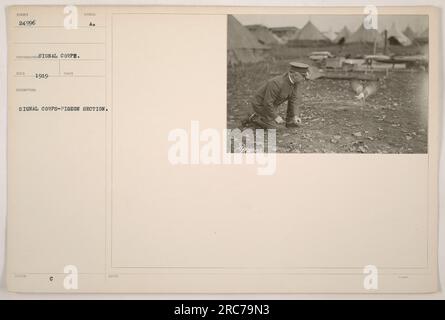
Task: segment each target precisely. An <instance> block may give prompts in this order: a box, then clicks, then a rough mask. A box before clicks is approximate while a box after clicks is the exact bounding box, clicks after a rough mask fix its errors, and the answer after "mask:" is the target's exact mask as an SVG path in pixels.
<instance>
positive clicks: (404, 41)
mask: <svg viewBox="0 0 445 320" xmlns="http://www.w3.org/2000/svg"><path fill="white" fill-rule="evenodd" d="M387 37H388V41H389V43H391V44H400V45H402V46H404V47H406V46H409V45H411V44H412V41H411V40H410V38H408V37H407V36H406V35H404V34H403V33H402V32H401V31H400V30H399V29H398V28H397V26H396V24H395V23H393V24H392V26H391V28H390V29H389V30H388V35H387Z"/></svg>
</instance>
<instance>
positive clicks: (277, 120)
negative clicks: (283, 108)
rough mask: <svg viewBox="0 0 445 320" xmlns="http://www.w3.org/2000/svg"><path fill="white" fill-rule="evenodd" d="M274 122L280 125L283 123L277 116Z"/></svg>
mask: <svg viewBox="0 0 445 320" xmlns="http://www.w3.org/2000/svg"><path fill="white" fill-rule="evenodd" d="M275 122H276V123H278V124H282V123H284V120H283V118H281V117H280V116H278V117H276V118H275Z"/></svg>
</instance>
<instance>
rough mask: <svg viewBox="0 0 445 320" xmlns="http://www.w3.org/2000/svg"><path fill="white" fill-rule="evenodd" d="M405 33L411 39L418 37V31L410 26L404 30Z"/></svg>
mask: <svg viewBox="0 0 445 320" xmlns="http://www.w3.org/2000/svg"><path fill="white" fill-rule="evenodd" d="M403 34H404V35H405V36H407V37H408V39H410V40H411V41H414V39H416V33H415V32H414V31H413V29H411V27H410V26H407V27H406V29H405V31H403Z"/></svg>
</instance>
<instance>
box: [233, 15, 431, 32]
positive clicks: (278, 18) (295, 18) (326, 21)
mask: <svg viewBox="0 0 445 320" xmlns="http://www.w3.org/2000/svg"><path fill="white" fill-rule="evenodd" d="M235 17H236V18H237V19H238V21H239V22H241V23H242V24H244V25H248V24H263V25H265V26H267V27H288V26H295V27H298V28H302V27H303V26H304V25H305V24H306V22H308V21H309V19H310V20H311V21H312V23H313V24H314V25H315V26H317V28H318V29H319V30H320V31H329V29H331V28H332V30H333V31H340V30H341V29H342V28H343V27H344V26H345V25H346V26H347V27H348V28H349V30H350V31H352V32H354V31H355V30H357V28H358V27H359V26H360V24H361V23H362V22H363V18H364V16H363V15H285V14H284V15H267V14H264V15H258V14H256V15H235ZM393 22H395V23H396V25H397V27H398V28H399V30H400V31H403V30H405V28H406V26H407V25H410V26H411V29H413V30H414V31H415V32H422V31H424V30H425V29H426V28H427V27H428V16H426V15H379V16H378V29H379V31H383V30H385V29H387V28H390V27H391V25H392V23H393Z"/></svg>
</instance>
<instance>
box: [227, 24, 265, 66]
mask: <svg viewBox="0 0 445 320" xmlns="http://www.w3.org/2000/svg"><path fill="white" fill-rule="evenodd" d="M268 49H269V47H267V46H265V45H262V44H261V43H259V42H258V40H257V39H256V38H255V36H254V35H253V34H252V33H251V32H250V31H249V30H247V28H245V27H244V26H243V25H242V24H241V23H240V22H239V21H238V20H236V18H235V17H234V16H232V15H229V16H228V18H227V62H228V63H229V64H230V65H235V64H238V63H251V62H258V61H261V60H263V59H264V56H265V54H266V52H267V50H268Z"/></svg>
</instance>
